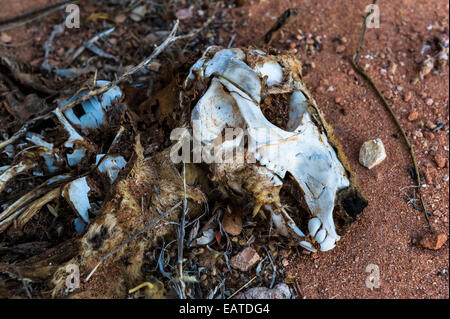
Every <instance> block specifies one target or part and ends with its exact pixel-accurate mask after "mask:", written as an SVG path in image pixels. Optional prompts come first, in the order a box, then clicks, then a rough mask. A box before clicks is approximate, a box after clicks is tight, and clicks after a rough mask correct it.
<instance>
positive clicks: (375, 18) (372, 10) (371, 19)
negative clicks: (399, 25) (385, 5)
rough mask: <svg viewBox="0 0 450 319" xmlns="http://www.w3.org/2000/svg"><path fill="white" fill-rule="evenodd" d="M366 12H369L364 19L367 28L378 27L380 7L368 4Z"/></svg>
mask: <svg viewBox="0 0 450 319" xmlns="http://www.w3.org/2000/svg"><path fill="white" fill-rule="evenodd" d="M365 12H366V13H369V15H368V16H367V19H366V27H367V28H368V29H372V28H376V29H378V28H379V27H380V7H378V6H377V5H376V4H369V5H368V6H366V9H365Z"/></svg>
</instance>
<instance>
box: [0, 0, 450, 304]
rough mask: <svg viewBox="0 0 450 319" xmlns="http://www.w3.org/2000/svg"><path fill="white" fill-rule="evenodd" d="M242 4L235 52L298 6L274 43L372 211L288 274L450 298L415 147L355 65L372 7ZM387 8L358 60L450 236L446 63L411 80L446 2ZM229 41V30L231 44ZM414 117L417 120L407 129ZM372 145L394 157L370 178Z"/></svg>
mask: <svg viewBox="0 0 450 319" xmlns="http://www.w3.org/2000/svg"><path fill="white" fill-rule="evenodd" d="M0 2H1V7H3V8H7V9H8V10H5V9H3V10H2V11H0V19H2V18H5V17H11V16H15V15H17V14H19V13H21V12H23V11H24V10H26V9H31V8H33V7H39V6H42V5H44V4H48V3H52V2H57V1H46V0H39V1H37V0H33V1H12V0H0ZM245 2H246V3H245V5H244V6H243V7H240V8H233V9H226V10H224V11H226V12H227V16H226V17H225V19H235V20H236V25H237V26H239V27H237V28H236V36H235V40H234V43H235V45H248V44H250V43H254V39H255V38H260V37H262V36H263V35H264V33H265V32H266V30H268V28H270V26H271V25H272V24H273V22H274V20H275V19H276V18H277V17H278V16H279V15H280V14H281V13H282V12H283V11H284V10H285V9H287V8H292V7H294V8H298V9H299V14H298V16H297V17H296V18H295V19H294V20H293V22H292V23H291V24H290V25H289V26H287V27H286V29H284V32H283V33H282V34H281V35H280V37H278V38H276V39H275V41H274V42H273V43H272V45H273V46H274V47H276V48H278V49H291V50H294V51H296V52H297V54H298V55H299V56H300V58H301V60H302V62H303V63H304V64H305V69H304V72H305V74H306V77H305V79H306V82H307V84H308V86H309V88H310V90H311V91H312V92H313V93H314V95H315V98H316V100H317V102H318V104H319V105H320V107H321V108H322V110H323V112H324V113H325V116H326V118H327V120H328V122H329V123H331V124H332V125H333V126H334V127H335V129H336V130H338V132H339V133H338V134H337V136H338V138H339V140H340V141H341V143H342V145H343V147H344V150H345V152H346V153H347V156H348V158H349V160H350V163H351V166H352V168H353V169H354V170H355V171H356V172H357V174H358V175H359V179H360V184H361V187H362V189H363V191H364V193H365V195H366V196H367V198H368V200H369V206H368V207H367V208H366V209H365V211H364V212H363V214H362V215H360V217H359V219H358V221H357V222H355V223H354V224H353V226H352V228H351V230H350V231H349V233H348V234H347V235H345V236H344V237H343V239H342V240H341V241H340V242H339V243H338V246H337V247H336V248H335V249H334V250H332V251H330V252H326V253H318V254H312V255H311V254H301V255H300V256H293V257H292V258H291V259H290V260H289V266H288V272H289V273H290V274H292V275H295V276H296V277H297V287H298V289H299V291H300V292H301V296H300V298H449V275H448V270H449V247H448V242H447V243H446V244H445V245H444V246H443V247H442V248H441V249H440V250H438V251H432V250H426V249H423V248H421V247H420V246H418V245H417V244H416V242H417V240H418V239H419V238H420V237H421V236H423V235H424V234H426V233H427V232H428V229H427V225H426V222H425V219H424V216H423V214H422V213H421V212H419V211H417V210H415V209H414V208H413V206H412V205H411V204H410V203H408V199H409V197H411V194H412V192H411V190H412V187H414V185H415V183H414V180H413V179H412V178H411V177H410V175H409V173H408V168H409V167H411V166H412V164H411V160H410V157H409V153H408V150H407V148H406V146H405V144H404V142H403V141H402V139H401V138H399V136H400V134H399V132H398V130H397V128H396V126H395V124H394V123H393V121H392V119H391V118H390V116H389V114H388V113H387V112H386V111H385V110H384V108H383V106H382V104H381V103H380V101H379V100H378V99H377V97H376V95H375V94H374V92H373V91H372V89H371V88H370V87H369V86H368V85H367V83H366V82H365V81H364V80H363V79H362V78H361V77H359V76H358V75H355V74H354V72H353V71H352V67H351V64H350V59H351V57H352V55H353V52H354V49H355V47H356V43H357V40H358V37H359V34H360V28H361V23H362V18H361V14H362V12H363V11H364V8H365V6H366V5H367V4H369V1H356V0H353V1H307V0H303V1H300V0H292V1H245ZM379 7H380V13H381V19H380V27H379V28H377V29H368V31H367V34H366V42H365V45H364V47H363V51H362V54H361V56H362V60H361V64H362V65H363V66H365V65H366V64H368V66H367V68H368V72H369V73H370V74H371V76H372V77H373V79H374V80H375V82H376V83H377V84H378V85H379V87H380V88H381V90H382V91H383V92H384V93H385V94H386V95H387V96H388V97H389V101H390V102H391V103H392V107H393V109H394V110H395V112H396V114H397V115H398V117H399V119H400V122H401V124H402V125H403V127H404V128H405V130H406V131H407V133H408V136H409V137H410V139H411V140H412V142H413V146H414V148H415V150H416V156H417V160H418V163H419V167H420V170H421V172H422V173H423V174H424V175H425V176H426V180H425V181H424V182H426V186H425V185H424V186H423V194H424V199H425V202H426V204H427V207H428V209H429V210H430V211H431V212H432V213H433V215H432V216H431V217H430V219H431V222H432V225H433V227H435V228H436V230H438V231H440V232H444V233H446V234H447V235H448V233H449V222H448V218H449V216H448V215H449V208H448V207H449V206H448V205H449V200H448V194H449V182H448V174H449V163H448V146H449V139H448V129H449V125H448V123H449V113H448V112H449V109H448V90H449V81H448V67H446V68H445V71H444V72H443V73H441V74H433V75H429V76H428V77H426V78H425V79H424V80H423V81H421V82H419V83H418V84H416V85H413V84H411V80H412V79H413V78H414V77H416V76H417V72H418V70H417V64H418V62H420V61H422V60H423V56H422V55H421V54H420V51H421V49H422V47H423V46H424V44H425V43H426V42H427V41H432V40H433V38H434V37H435V36H442V29H443V27H447V29H446V30H444V32H445V33H446V34H447V36H448V2H447V1H443V0H442V1H440V0H431V1H426V2H419V1H406V0H404V1H400V0H397V1H380V2H379ZM430 26H431V28H430ZM28 32H29V31H28ZM29 34H30V33H27V30H26V29H20V30H16V31H12V32H10V33H9V35H11V36H12V37H13V38H14V41H17V42H20V41H24V40H26V39H27V38H28V37H29ZM308 34H311V35H312V37H318V36H319V37H321V42H322V49H321V50H316V51H315V52H314V54H311V55H308V54H307V52H306V49H305V45H304V44H305V41H304V40H299V39H301V38H302V37H301V36H302V35H303V36H308ZM232 36H233V33H226V32H224V33H223V37H224V39H225V42H227V41H228V40H229V39H230V38H231V37H232ZM338 46H341V47H340V48H338ZM8 50H9V52H10V53H11V52H12V53H13V54H15V55H16V56H17V57H19V58H21V59H23V60H24V61H27V62H31V61H32V60H33V59H35V58H36V50H34V51H33V49H31V50H30V49H29V48H27V47H21V48H20V49H8ZM338 52H339V53H338ZM41 53H42V52H41ZM41 55H42V54H41ZM393 64H395V65H397V68H396V71H395V72H391V71H392V65H393ZM384 70H386V71H387V73H386V74H385V72H384ZM430 99H431V100H432V101H431V100H430ZM405 100H407V102H406V101H405ZM412 112H418V115H419V116H418V118H417V119H416V120H414V121H409V120H408V116H409V115H410V114H411V113H412ZM428 121H431V122H433V123H444V127H443V128H442V129H441V130H438V131H436V132H434V133H433V134H432V135H430V134H428V133H430V130H429V129H427V127H426V125H424V123H427V122H428ZM425 132H427V133H425ZM424 133H425V134H424ZM374 138H380V139H381V140H382V141H383V143H384V145H385V147H386V152H387V159H386V160H385V161H384V162H383V163H382V164H381V165H379V166H377V167H376V168H374V169H372V170H368V169H366V168H364V167H363V166H361V165H360V164H359V162H358V155H359V148H360V146H361V145H362V143H363V142H364V141H366V140H369V139H374ZM436 155H440V156H442V157H443V158H444V159H445V161H446V164H445V167H443V168H440V167H438V165H437V164H436V161H435V156H436ZM369 265H375V266H377V267H378V269H379V274H380V287H379V288H375V289H373V290H371V289H369V288H368V287H367V286H366V283H365V282H366V278H367V276H368V275H369V273H368V272H366V269H367V267H368V266H369Z"/></svg>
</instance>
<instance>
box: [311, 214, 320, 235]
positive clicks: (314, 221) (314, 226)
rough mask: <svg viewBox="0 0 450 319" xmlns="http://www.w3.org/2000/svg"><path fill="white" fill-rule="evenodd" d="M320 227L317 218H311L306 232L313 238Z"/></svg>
mask: <svg viewBox="0 0 450 319" xmlns="http://www.w3.org/2000/svg"><path fill="white" fill-rule="evenodd" d="M320 225H322V223H321V222H320V219H319V218H317V217H314V218H311V219H310V220H309V222H308V231H309V234H310V235H311V236H312V237H314V236H315V235H316V233H317V231H318V230H319V228H320Z"/></svg>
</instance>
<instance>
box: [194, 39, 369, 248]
mask: <svg viewBox="0 0 450 319" xmlns="http://www.w3.org/2000/svg"><path fill="white" fill-rule="evenodd" d="M185 85H186V87H187V88H188V87H190V86H192V85H193V86H194V91H197V92H198V91H203V92H204V93H203V95H202V96H201V98H200V99H199V100H198V102H197V103H196V105H195V107H194V109H193V110H192V113H191V125H192V127H193V131H194V136H193V138H194V145H196V143H197V144H198V145H201V147H202V152H205V149H206V150H207V152H206V153H207V154H208V155H210V152H211V150H215V151H216V153H215V154H214V155H217V154H220V156H222V154H230V152H231V154H233V153H232V152H233V151H236V150H239V149H240V150H243V152H242V154H243V159H244V160H243V161H239V160H236V158H233V159H234V160H232V161H225V162H223V161H222V162H220V161H219V162H217V161H216V162H212V163H211V164H210V169H211V171H212V172H213V180H214V181H216V182H218V184H220V185H223V188H225V189H226V190H227V192H228V193H233V194H239V195H243V196H246V197H247V198H250V199H251V201H252V202H253V204H254V214H256V213H258V212H259V211H260V209H263V210H264V211H266V212H269V213H270V214H271V217H272V221H273V223H274V224H275V226H276V228H277V229H278V231H279V232H280V233H281V234H283V235H291V236H294V237H295V238H297V239H298V241H299V243H300V245H301V246H302V247H304V248H306V249H308V250H311V251H315V250H316V248H315V247H317V248H319V247H320V250H322V251H327V250H330V249H332V248H333V247H335V244H336V242H337V241H338V240H339V239H340V236H339V234H338V231H337V229H336V226H335V219H336V220H337V221H340V222H342V221H344V224H345V226H347V225H348V224H350V222H352V221H353V220H354V219H355V218H356V215H357V214H358V213H360V212H361V211H362V210H363V209H364V207H366V206H367V201H366V200H365V199H364V198H363V196H362V195H361V194H360V193H359V191H358V190H357V185H356V180H355V178H354V177H353V176H352V173H351V171H350V170H349V169H348V168H347V167H346V166H345V165H346V164H345V163H346V160H345V156H344V155H343V154H342V151H341V150H340V148H339V145H338V143H337V141H336V140H335V139H334V138H333V135H332V134H333V133H332V128H331V127H330V126H328V125H327V123H326V122H325V120H324V119H323V117H322V115H321V112H320V110H319V109H318V107H317V106H316V103H315V101H314V100H313V99H312V97H311V96H310V94H309V92H308V91H307V89H306V87H305V86H304V84H303V83H302V80H301V64H300V62H299V61H298V60H297V59H296V58H295V57H294V56H292V55H286V54H273V55H271V54H267V53H265V52H262V51H260V50H256V49H240V48H234V49H223V48H220V47H216V46H212V47H209V48H208V49H207V50H206V51H205V53H204V54H203V56H202V57H201V58H200V59H199V60H198V61H197V62H196V63H195V64H194V65H193V66H192V68H191V70H190V73H189V75H188V78H187V79H186V83H185ZM205 88H206V89H205ZM205 90H206V91H205ZM277 101H278V102H277ZM280 101H281V103H280ZM277 106H278V107H281V108H283V107H286V109H288V112H289V120H288V121H287V124H286V125H285V127H284V128H280V127H278V126H276V125H274V124H272V123H271V122H270V121H269V119H267V118H266V117H265V115H264V114H263V111H262V107H270V108H272V109H273V108H275V111H277ZM278 111H280V110H278ZM229 128H234V129H239V128H241V129H242V131H238V134H235V135H237V136H233V137H231V138H230V137H229V136H228V137H227V135H226V134H225V135H226V136H225V140H224V139H223V133H224V131H226V130H227V129H229ZM244 130H245V133H246V134H244ZM234 132H236V131H234ZM245 135H246V137H245ZM194 152H195V149H194ZM218 158H219V157H217V156H215V157H214V159H216V160H217V159H218ZM252 160H253V162H252ZM249 162H250V163H249ZM288 177H291V178H288ZM292 182H295V183H294V185H295V186H294V189H296V190H294V193H296V194H300V195H299V197H302V198H301V199H300V198H298V197H297V201H298V204H299V206H300V205H301V204H303V206H304V208H305V209H306V210H307V212H308V214H309V217H308V218H309V221H308V222H307V227H306V225H304V227H303V229H304V231H302V230H301V229H300V228H299V227H298V226H297V224H296V222H294V219H293V218H292V217H291V216H290V215H289V214H288V213H287V210H288V209H289V208H288V206H287V205H286V203H283V202H282V199H281V195H280V190H281V189H282V187H283V186H285V185H287V184H292ZM291 188H292V187H291ZM306 230H307V231H308V233H309V234H308V235H305V232H306Z"/></svg>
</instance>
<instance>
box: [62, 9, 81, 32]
mask: <svg viewBox="0 0 450 319" xmlns="http://www.w3.org/2000/svg"><path fill="white" fill-rule="evenodd" d="M66 12H67V13H68V14H69V15H68V16H67V17H66V23H65V25H66V27H67V28H69V29H73V28H77V29H78V28H80V7H79V6H77V5H76V4H69V5H67V7H66Z"/></svg>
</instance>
